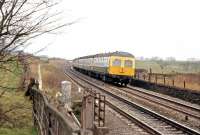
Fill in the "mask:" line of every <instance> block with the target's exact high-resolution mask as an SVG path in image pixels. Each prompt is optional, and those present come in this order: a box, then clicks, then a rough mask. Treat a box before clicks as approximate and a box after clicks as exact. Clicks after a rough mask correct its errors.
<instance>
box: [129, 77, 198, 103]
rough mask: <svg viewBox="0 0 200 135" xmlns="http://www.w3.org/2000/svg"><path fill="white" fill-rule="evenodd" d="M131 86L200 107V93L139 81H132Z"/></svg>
mask: <svg viewBox="0 0 200 135" xmlns="http://www.w3.org/2000/svg"><path fill="white" fill-rule="evenodd" d="M131 85H134V86H137V87H141V88H144V89H147V90H151V91H155V92H158V93H162V94H166V95H169V96H172V97H175V98H179V99H182V100H185V101H188V102H191V103H194V104H198V105H200V92H198V91H195V90H191V89H186V88H178V87H174V86H167V85H163V84H155V83H152V82H147V81H144V80H138V79H132V81H131Z"/></svg>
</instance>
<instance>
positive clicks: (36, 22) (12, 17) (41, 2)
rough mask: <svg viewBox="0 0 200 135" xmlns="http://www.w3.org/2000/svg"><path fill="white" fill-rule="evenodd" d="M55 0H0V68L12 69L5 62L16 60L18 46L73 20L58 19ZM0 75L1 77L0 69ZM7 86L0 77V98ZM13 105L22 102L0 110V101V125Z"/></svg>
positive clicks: (19, 106) (26, 43)
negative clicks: (66, 21) (63, 20)
mask: <svg viewBox="0 0 200 135" xmlns="http://www.w3.org/2000/svg"><path fill="white" fill-rule="evenodd" d="M58 4H59V0H57V1H55V0H0V70H1V71H2V70H5V71H7V72H12V70H11V69H9V68H8V66H7V64H9V63H12V62H13V61H16V60H18V58H19V57H18V56H19V54H21V53H19V52H20V51H19V50H23V49H24V48H26V47H27V46H28V45H29V41H30V40H31V39H33V38H36V37H38V36H41V35H43V34H47V33H51V32H52V31H55V30H57V29H59V28H61V27H63V26H67V25H71V24H73V23H74V22H71V23H65V22H64V23H61V22H60V21H58V20H60V19H61V18H60V12H59V11H58V10H57V9H56V8H57V6H58ZM23 60H24V58H23ZM0 77H2V74H1V72H0ZM0 79H1V78H0ZM8 88H9V87H7V86H3V85H2V84H1V80H0V89H1V91H0V98H1V97H2V96H3V95H4V93H5V92H6V90H5V89H8ZM10 89H15V88H10ZM17 108H23V104H22V105H14V107H10V108H8V110H2V107H1V104H0V125H1V120H4V121H10V119H8V116H7V113H8V112H11V111H13V110H16V109H17ZM11 123H12V121H11Z"/></svg>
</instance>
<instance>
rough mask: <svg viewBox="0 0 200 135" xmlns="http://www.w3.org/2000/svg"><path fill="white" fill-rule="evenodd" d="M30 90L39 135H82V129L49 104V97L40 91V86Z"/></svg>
mask: <svg viewBox="0 0 200 135" xmlns="http://www.w3.org/2000/svg"><path fill="white" fill-rule="evenodd" d="M29 86H30V85H29ZM32 86H33V85H32ZM29 90H30V98H31V99H32V101H33V120H34V126H35V127H36V128H37V131H38V132H39V135H80V128H79V127H77V126H76V125H75V124H74V123H72V122H71V121H69V120H68V119H66V118H65V117H64V116H63V115H62V114H61V113H60V112H59V111H58V110H57V109H55V107H53V105H51V104H50V103H49V102H48V99H47V97H46V96H44V95H43V94H42V92H41V91H39V90H38V85H36V86H35V87H34V86H33V87H31V88H30V87H29Z"/></svg>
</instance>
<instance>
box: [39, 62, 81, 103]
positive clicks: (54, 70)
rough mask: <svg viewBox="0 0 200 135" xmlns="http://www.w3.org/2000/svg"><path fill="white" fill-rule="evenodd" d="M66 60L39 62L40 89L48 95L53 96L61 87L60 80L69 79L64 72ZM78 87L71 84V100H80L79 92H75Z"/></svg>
mask: <svg viewBox="0 0 200 135" xmlns="http://www.w3.org/2000/svg"><path fill="white" fill-rule="evenodd" d="M66 62H67V61H66V60H63V59H50V60H49V62H48V63H47V62H40V65H41V76H42V89H43V91H45V92H46V93H47V94H48V95H49V96H50V97H52V98H55V95H56V93H57V92H58V91H59V90H60V89H61V82H62V81H67V80H68V81H70V80H69V78H67V77H66V75H65V74H64V68H65V64H66ZM77 89H78V88H77V87H76V86H75V85H73V84H72V92H71V94H72V95H71V96H72V100H73V101H74V100H80V94H79V93H77V91H78V90H77Z"/></svg>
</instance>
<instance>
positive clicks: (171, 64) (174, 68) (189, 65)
mask: <svg viewBox="0 0 200 135" xmlns="http://www.w3.org/2000/svg"><path fill="white" fill-rule="evenodd" d="M136 68H137V69H145V70H147V71H149V69H150V68H151V69H152V72H153V73H164V74H169V73H200V62H189V61H162V60H160V61H154V60H142V61H141V60H136Z"/></svg>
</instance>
